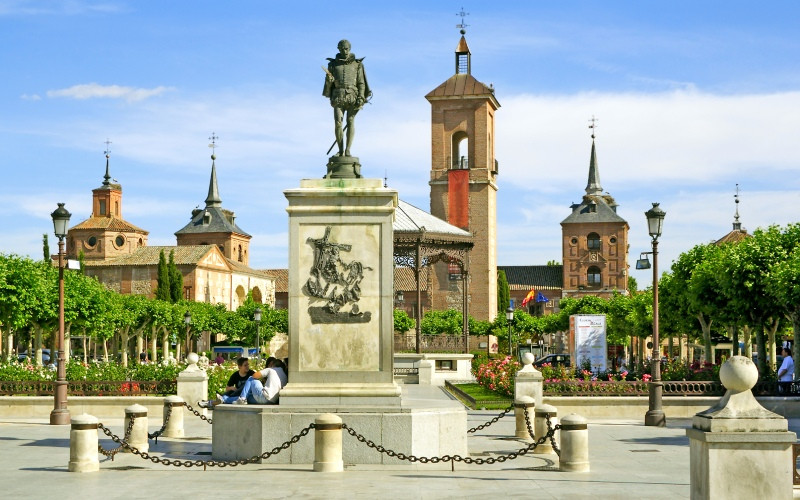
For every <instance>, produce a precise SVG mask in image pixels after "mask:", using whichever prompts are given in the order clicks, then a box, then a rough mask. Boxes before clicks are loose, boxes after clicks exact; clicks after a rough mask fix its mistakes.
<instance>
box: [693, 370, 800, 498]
mask: <svg viewBox="0 0 800 500" xmlns="http://www.w3.org/2000/svg"><path fill="white" fill-rule="evenodd" d="M719 375H720V380H721V382H722V384H723V385H724V386H725V388H726V389H727V392H726V393H725V395H724V396H723V397H722V399H720V401H719V403H717V405H716V406H714V407H712V408H709V409H708V410H706V411H704V412H700V413H698V414H697V415H695V416H694V418H693V419H692V428H691V429H687V431H686V434H687V435H688V436H689V450H690V455H689V457H690V458H689V463H690V470H691V476H690V483H691V498H692V499H712V498H713V499H716V498H725V499H738V498H741V499H751V498H776V499H778V498H787V499H788V498H792V476H793V472H794V467H795V465H794V461H793V460H792V443H794V442H795V441H796V435H795V433H794V432H788V430H787V429H788V422H787V421H786V419H785V418H783V417H781V416H780V415H778V414H776V413H772V412H770V411H768V410H766V409H765V408H764V407H762V406H761V405H760V404H759V403H758V401H756V399H755V397H753V393H752V392H751V389H752V388H753V386H755V384H756V382H757V381H758V370H756V367H755V365H754V364H753V361H752V360H750V358H747V357H744V356H733V357H732V358H730V359H729V360H728V361H727V362H726V363H725V364H724V365H723V366H722V368H721V369H720V373H719Z"/></svg>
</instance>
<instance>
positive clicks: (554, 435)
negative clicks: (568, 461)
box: [525, 413, 561, 458]
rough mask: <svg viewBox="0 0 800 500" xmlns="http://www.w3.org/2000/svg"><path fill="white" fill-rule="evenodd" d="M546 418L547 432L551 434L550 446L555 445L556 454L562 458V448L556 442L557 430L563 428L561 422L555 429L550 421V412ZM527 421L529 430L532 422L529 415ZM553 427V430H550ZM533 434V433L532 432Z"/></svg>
mask: <svg viewBox="0 0 800 500" xmlns="http://www.w3.org/2000/svg"><path fill="white" fill-rule="evenodd" d="M544 418H545V421H546V422H547V434H548V435H549V436H550V446H552V447H553V451H554V452H556V455H558V456H559V458H561V450H560V449H559V448H558V445H557V444H556V430H558V429H560V428H561V424H557V425H556V428H555V429H553V424H552V423H551V422H550V414H549V413H548V414H547V415H545V417H544ZM525 423H527V424H528V430H530V428H531V424H530V422H528V418H527V417H526V418H525ZM551 429H552V432H550V430H551ZM531 436H533V434H531Z"/></svg>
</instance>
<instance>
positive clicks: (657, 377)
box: [644, 203, 667, 427]
mask: <svg viewBox="0 0 800 500" xmlns="http://www.w3.org/2000/svg"><path fill="white" fill-rule="evenodd" d="M644 214H645V216H647V227H648V230H649V232H650V236H651V237H652V238H653V356H652V360H651V361H650V367H651V376H652V380H650V405H649V409H648V410H647V413H646V414H645V416H644V425H649V426H655V427H664V426H666V425H667V417H666V415H664V410H663V407H662V405H661V398H662V395H663V392H664V384H663V382H661V342H660V341H659V338H658V237H659V236H661V229H662V228H663V226H664V216H665V215H666V212H664V210H662V209H661V208H660V207H659V206H658V203H653V208H651V209H650V210H648V211H647V212H645V213H644Z"/></svg>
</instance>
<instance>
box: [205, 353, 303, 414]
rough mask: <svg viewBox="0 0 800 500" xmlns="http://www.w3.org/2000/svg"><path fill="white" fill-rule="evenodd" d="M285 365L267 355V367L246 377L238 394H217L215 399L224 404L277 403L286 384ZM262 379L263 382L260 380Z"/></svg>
mask: <svg viewBox="0 0 800 500" xmlns="http://www.w3.org/2000/svg"><path fill="white" fill-rule="evenodd" d="M285 367H286V365H284V364H283V361H281V360H279V359H276V358H273V357H269V358H268V359H267V367H266V368H264V369H263V370H261V371H257V372H255V373H254V374H253V376H252V377H250V378H248V379H247V381H246V382H245V384H244V386H243V387H242V392H241V394H240V395H239V396H222V395H219V394H218V395H217V400H218V401H221V402H222V403H226V404H240V405H242V404H248V403H249V404H260V405H268V404H272V405H274V404H278V397H279V395H280V391H281V389H283V387H284V386H285V385H286V382H287V381H288V378H287V376H286V370H285ZM262 381H263V382H262Z"/></svg>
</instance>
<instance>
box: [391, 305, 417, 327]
mask: <svg viewBox="0 0 800 500" xmlns="http://www.w3.org/2000/svg"><path fill="white" fill-rule="evenodd" d="M414 324H415V322H414V320H413V319H412V318H411V316H409V315H408V313H407V312H406V311H405V310H403V309H395V310H394V331H396V332H398V333H405V332H407V331H409V330H411V329H412V328H414Z"/></svg>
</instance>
